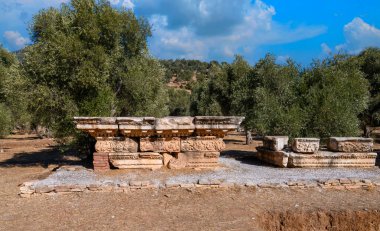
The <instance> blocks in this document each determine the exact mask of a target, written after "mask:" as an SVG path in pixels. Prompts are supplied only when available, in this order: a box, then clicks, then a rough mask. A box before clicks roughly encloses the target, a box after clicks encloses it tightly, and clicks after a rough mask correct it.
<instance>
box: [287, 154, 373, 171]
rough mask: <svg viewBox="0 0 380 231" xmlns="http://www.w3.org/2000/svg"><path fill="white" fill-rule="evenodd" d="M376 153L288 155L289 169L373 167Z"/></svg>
mask: <svg viewBox="0 0 380 231" xmlns="http://www.w3.org/2000/svg"><path fill="white" fill-rule="evenodd" d="M376 156H377V154H376V153H343V152H340V153H339V152H329V151H319V152H318V153H315V154H311V155H310V154H306V155H305V154H299V153H290V155H289V162H288V166H289V167H300V168H304V167H362V168H363V167H364V168H365V167H374V166H375V162H376Z"/></svg>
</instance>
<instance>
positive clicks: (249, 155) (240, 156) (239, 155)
mask: <svg viewBox="0 0 380 231" xmlns="http://www.w3.org/2000/svg"><path fill="white" fill-rule="evenodd" d="M220 156H221V157H225V158H233V159H235V160H237V161H240V162H241V163H244V164H250V165H256V166H268V167H273V168H276V166H274V165H271V164H268V163H266V162H264V161H261V160H259V159H258V158H257V152H254V151H241V150H227V151H222V152H221V153H220Z"/></svg>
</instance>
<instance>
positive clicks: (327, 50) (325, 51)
mask: <svg viewBox="0 0 380 231" xmlns="http://www.w3.org/2000/svg"><path fill="white" fill-rule="evenodd" d="M321 48H322V51H323V54H326V55H330V54H331V52H332V50H331V48H330V47H329V45H327V44H326V43H322V44H321Z"/></svg>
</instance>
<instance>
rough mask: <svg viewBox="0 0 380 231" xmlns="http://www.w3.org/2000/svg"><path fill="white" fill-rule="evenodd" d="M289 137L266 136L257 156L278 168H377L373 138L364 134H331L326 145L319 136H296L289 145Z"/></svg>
mask: <svg viewBox="0 0 380 231" xmlns="http://www.w3.org/2000/svg"><path fill="white" fill-rule="evenodd" d="M288 141H289V138H288V137H287V136H266V137H264V142H263V146H262V147H258V148H257V151H258V154H257V157H258V158H259V159H261V160H263V161H264V162H267V163H270V164H273V165H276V166H279V167H374V166H375V163H376V156H377V154H376V153H374V152H372V146H373V140H372V139H371V138H361V137H331V138H329V140H328V143H327V148H320V147H319V146H320V145H319V143H320V140H319V139H317V138H295V139H293V142H292V143H291V145H290V146H288Z"/></svg>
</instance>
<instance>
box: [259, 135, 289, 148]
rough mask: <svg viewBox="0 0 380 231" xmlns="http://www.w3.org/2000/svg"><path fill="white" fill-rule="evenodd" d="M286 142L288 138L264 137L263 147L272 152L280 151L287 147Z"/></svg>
mask: <svg viewBox="0 0 380 231" xmlns="http://www.w3.org/2000/svg"><path fill="white" fill-rule="evenodd" d="M288 141H289V137H288V136H265V137H264V140H263V144H264V145H263V146H264V147H266V148H268V149H270V150H273V151H281V150H282V149H284V147H285V146H286V145H288Z"/></svg>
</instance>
